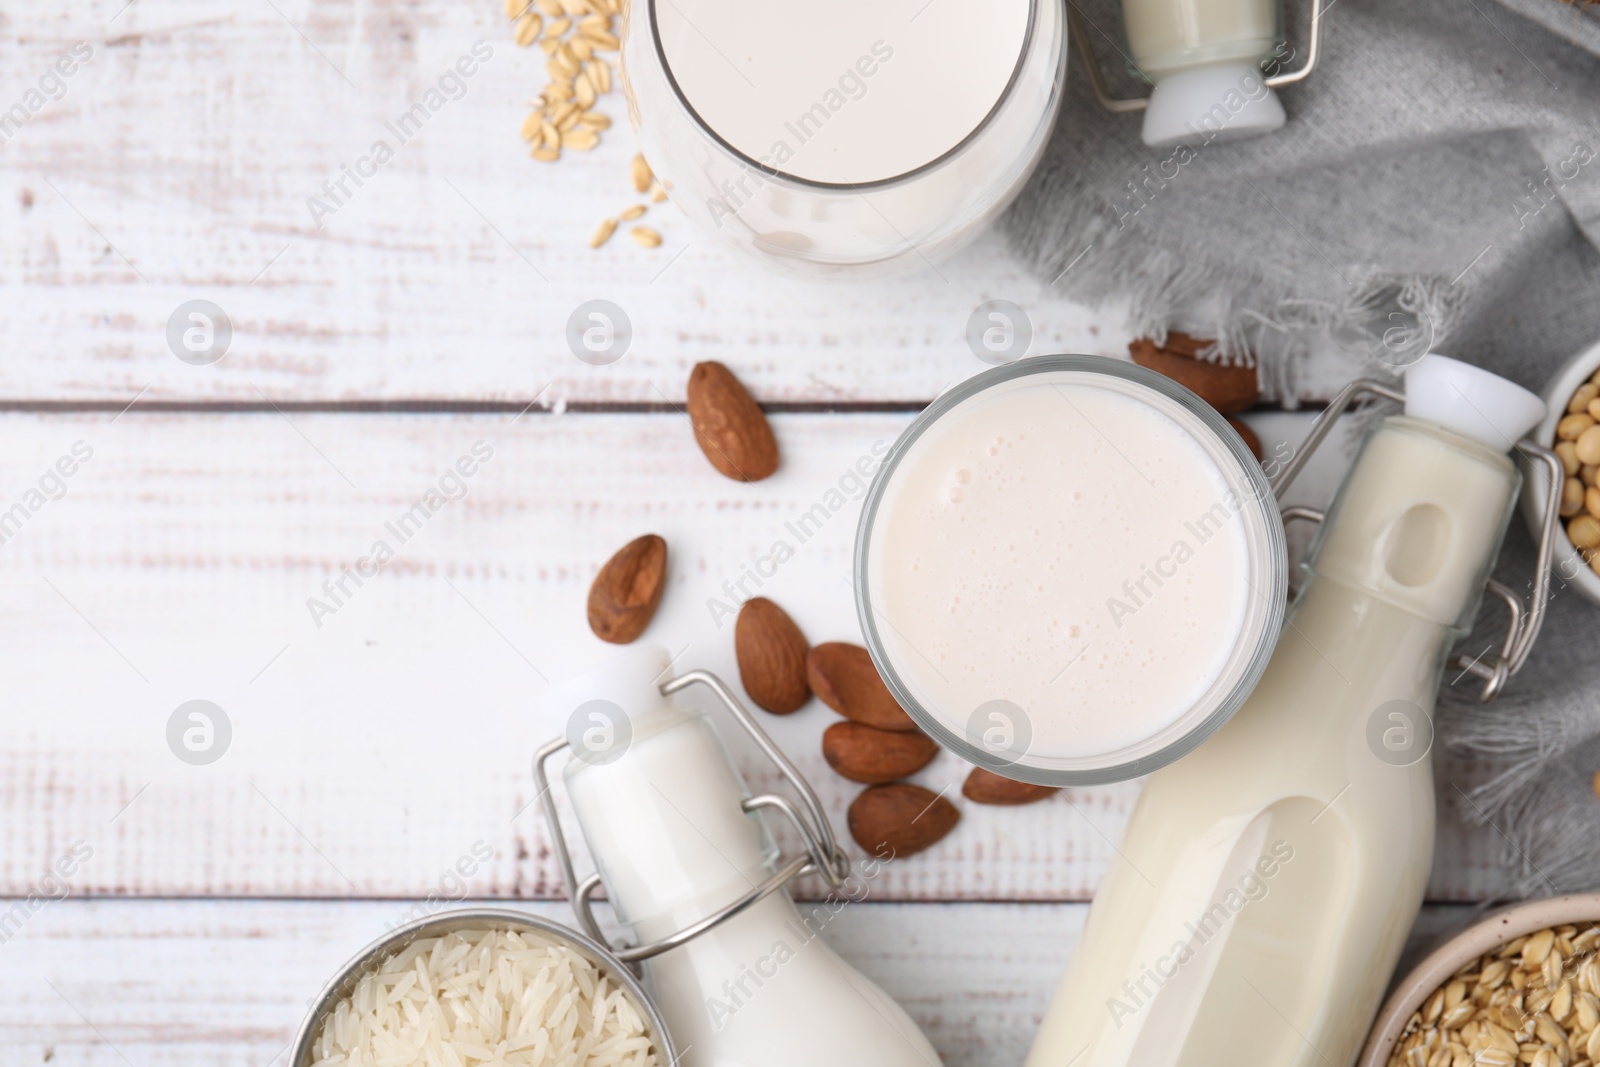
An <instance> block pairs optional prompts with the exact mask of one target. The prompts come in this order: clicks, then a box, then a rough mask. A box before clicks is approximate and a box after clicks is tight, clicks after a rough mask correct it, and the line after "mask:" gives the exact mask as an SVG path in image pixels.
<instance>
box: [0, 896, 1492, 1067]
mask: <svg viewBox="0 0 1600 1067" xmlns="http://www.w3.org/2000/svg"><path fill="white" fill-rule="evenodd" d="M526 910H528V911H531V912H535V913H537V914H541V915H546V916H549V917H552V918H555V919H557V920H559V921H570V913H568V912H567V909H566V908H565V906H563V905H554V904H544V905H531V906H526ZM1087 910H1088V909H1087V907H1086V906H1085V905H1081V904H1031V905H1007V904H878V903H871V902H866V903H861V904H856V905H853V906H850V907H846V908H844V909H843V910H842V911H840V912H839V914H838V916H837V917H836V918H835V919H834V921H833V922H832V923H831V924H830V925H829V926H828V928H827V930H826V931H825V933H824V937H825V938H826V939H827V941H828V943H829V944H831V945H832V946H833V947H834V948H835V949H837V950H838V952H839V953H840V955H842V956H843V957H844V958H845V959H846V960H848V961H850V962H851V963H852V964H854V965H855V966H856V967H858V968H859V969H860V970H861V971H862V972H863V973H865V974H866V975H867V977H869V978H870V979H872V980H873V981H875V982H877V983H878V984H879V985H881V986H882V987H883V988H884V989H885V990H886V991H887V992H888V993H889V994H890V995H891V996H893V997H894V998H896V999H897V1000H898V1001H899V1002H900V1003H901V1004H903V1005H904V1006H905V1007H906V1009H907V1010H908V1011H909V1012H910V1013H911V1015H912V1017H913V1018H914V1019H916V1021H917V1023H918V1024H919V1025H920V1026H921V1027H922V1028H923V1030H924V1031H925V1032H926V1033H927V1035H928V1038H929V1039H930V1040H931V1041H932V1042H933V1044H934V1047H935V1048H936V1049H937V1050H938V1052H939V1054H940V1056H941V1058H942V1059H943V1061H944V1064H945V1067H967V1065H972V1067H990V1065H993V1064H997V1063H1020V1062H1021V1061H1022V1059H1023V1058H1024V1056H1025V1055H1026V1053H1027V1049H1028V1046H1029V1044H1030V1043H1031V1041H1032V1039H1033V1035H1034V1033H1035V1031H1036V1030H1037V1028H1038V1025H1039V1022H1040V1020H1041V1018H1042V1017H1043V1013H1044V1009H1045V1007H1046V1006H1047V1004H1048V1003H1049V998H1050V995H1051V994H1052V992H1053V991H1054V989H1055V986H1056V983H1057V981H1058V980H1059V978H1060V975H1061V970H1062V967H1063V966H1064V964H1065V961H1066V958H1067V956H1068V954H1069V953H1070V952H1071V949H1072V944H1073V942H1074V939H1075V938H1076V936H1077V934H1078V931H1079V930H1081V928H1082V925H1083V917H1084V914H1085V913H1086V912H1087ZM396 911H397V906H396V905H395V904H393V903H392V902H391V903H374V902H364V903H353V902H345V903H334V902H326V901H322V902H285V901H183V902H177V901H98V902H79V901H70V900H69V901H66V902H63V903H58V904H51V905H49V906H48V907H46V908H45V909H44V910H43V911H41V912H40V913H39V914H38V915H37V916H35V917H34V919H33V920H32V922H31V923H29V924H28V925H27V926H26V927H25V928H24V929H23V930H22V932H21V933H20V934H19V935H17V936H16V937H14V938H13V939H12V940H11V941H10V942H9V943H7V944H6V945H5V946H4V947H3V951H4V953H5V961H6V966H5V967H4V968H0V1052H3V1055H4V1058H5V1059H6V1061H7V1062H15V1063H41V1062H48V1063H50V1064H52V1065H55V1067H128V1065H129V1064H136V1065H137V1067H180V1065H181V1067H190V1065H197V1064H206V1065H207V1067H278V1065H282V1064H284V1063H285V1061H286V1060H287V1056H286V1055H285V1052H286V1047H287V1045H288V1043H289V1041H290V1040H291V1038H292V1037H293V1035H294V1031H295V1028H296V1027H297V1026H298V1025H299V1023H300V1020H301V1018H302V1016H303V1015H304V1013H305V1012H306V1011H307V1010H308V1007H309V1003H310V1001H311V1000H312V998H314V997H315V995H316V994H317V992H318V990H319V989H320V988H321V986H322V984H323V983H324V982H326V981H327V980H328V979H329V978H330V977H332V975H333V974H334V973H335V972H336V971H337V969H338V968H339V967H340V966H341V965H342V964H343V963H344V961H345V960H346V959H347V958H348V957H350V956H351V955H353V954H354V953H355V952H356V951H357V950H359V949H360V948H361V947H362V946H363V945H365V944H366V943H367V942H368V941H370V940H372V939H373V938H375V937H378V936H380V935H381V934H382V933H383V931H384V929H385V926H386V924H388V923H390V922H392V921H393V920H394V919H395V918H396ZM1469 911H1470V909H1466V908H1459V907H1454V908H1440V907H1430V908H1428V909H1426V910H1425V911H1424V914H1423V917H1422V919H1421V921H1420V922H1419V923H1418V928H1417V929H1418V934H1419V936H1418V937H1416V938H1414V942H1417V943H1418V947H1419V948H1420V945H1421V942H1422V941H1423V940H1424V939H1425V938H1426V937H1428V936H1432V935H1435V934H1436V933H1438V932H1439V931H1442V930H1447V929H1454V928H1457V927H1459V926H1460V925H1462V924H1463V923H1464V922H1465V921H1466V919H1467V913H1468V912H1469ZM1416 954H1417V952H1416V950H1413V951H1412V952H1411V953H1409V955H1411V956H1415V955H1416Z"/></svg>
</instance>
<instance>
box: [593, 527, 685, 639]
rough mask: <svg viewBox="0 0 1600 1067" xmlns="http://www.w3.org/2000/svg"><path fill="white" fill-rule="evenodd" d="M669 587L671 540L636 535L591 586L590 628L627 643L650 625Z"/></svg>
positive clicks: (647, 535)
mask: <svg viewBox="0 0 1600 1067" xmlns="http://www.w3.org/2000/svg"><path fill="white" fill-rule="evenodd" d="M666 586H667V543H666V542H665V541H663V540H662V539H661V538H660V537H657V536H656V535H655V534H645V535H644V536H643V537H636V538H634V539H633V540H632V541H629V542H628V543H627V544H625V545H623V546H622V548H621V549H620V550H619V551H618V552H617V554H616V555H614V556H612V557H611V558H610V559H609V560H607V561H606V565H605V566H604V567H601V568H600V573H599V574H597V575H595V578H594V584H593V585H591V586H590V587H589V629H591V630H593V631H594V635H595V636H596V637H598V638H599V639H600V640H602V641H610V642H611V643H612V644H614V645H625V644H627V643H628V642H630V641H632V640H634V639H635V638H637V637H638V636H639V635H640V634H642V633H644V628H645V627H646V626H649V625H650V620H651V618H653V617H654V616H655V613H656V607H657V606H658V605H659V604H660V603H661V593H662V591H663V590H664V589H665V588H666Z"/></svg>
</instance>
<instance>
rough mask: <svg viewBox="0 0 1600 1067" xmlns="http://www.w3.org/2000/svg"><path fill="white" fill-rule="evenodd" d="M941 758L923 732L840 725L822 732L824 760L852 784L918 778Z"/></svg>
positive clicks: (846, 723)
mask: <svg viewBox="0 0 1600 1067" xmlns="http://www.w3.org/2000/svg"><path fill="white" fill-rule="evenodd" d="M938 754H939V746H938V745H936V744H934V743H933V739H932V738H930V737H928V736H927V735H926V734H924V733H921V732H920V731H915V732H913V731H901V732H895V731H893V730H875V729H873V728H872V727H870V726H862V725H861V724H860V723H858V722H836V723H834V724H833V725H832V726H830V727H828V728H827V729H826V730H824V731H822V758H823V759H825V760H827V761H828V766H830V767H832V768H833V769H834V770H835V771H837V772H838V773H839V774H840V775H842V776H844V777H845V778H848V779H850V780H851V781H852V782H863V783H865V784H867V785H877V784H879V783H881V782H895V781H899V780H900V779H901V778H906V777H909V776H910V775H913V774H916V773H917V772H918V771H920V770H922V768H924V767H926V766H927V765H928V764H929V762H931V761H932V760H933V757H935V756H937V755H938Z"/></svg>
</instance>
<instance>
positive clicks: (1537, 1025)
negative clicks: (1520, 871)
mask: <svg viewBox="0 0 1600 1067" xmlns="http://www.w3.org/2000/svg"><path fill="white" fill-rule="evenodd" d="M1595 1063H1600V894H1581V895H1572V896H1560V897H1550V898H1547V899H1544V900H1534V901H1528V902H1526V903H1522V904H1517V905H1515V906H1513V907H1510V908H1507V909H1505V910H1503V911H1499V912H1495V913H1494V914H1492V915H1490V916H1488V917H1487V918H1485V919H1483V920H1482V921H1480V922H1478V923H1476V924H1474V925H1473V926H1470V927H1468V928H1467V929H1466V930H1464V931H1462V932H1461V933H1459V934H1457V935H1456V936H1455V937H1453V938H1451V939H1450V940H1449V941H1447V942H1445V944H1444V945H1442V946H1441V947H1440V948H1439V949H1437V950H1436V951H1435V952H1434V953H1433V954H1432V955H1430V956H1429V957H1428V958H1427V959H1425V960H1423V961H1422V963H1421V964H1419V965H1418V966H1417V968H1416V969H1415V970H1413V971H1412V972H1411V973H1410V974H1408V975H1407V976H1406V977H1405V978H1404V979H1403V980H1402V981H1401V982H1400V983H1399V984H1398V985H1397V986H1396V987H1395V989H1394V991H1393V992H1392V993H1391V994H1390V995H1389V999H1388V1000H1387V1001H1386V1002H1385V1003H1384V1005H1383V1010H1382V1011H1380V1012H1379V1013H1378V1020H1377V1022H1376V1023H1375V1024H1374V1025H1373V1028H1372V1033H1371V1035H1370V1036H1369V1037H1368V1038H1367V1046H1366V1048H1365V1049H1364V1050H1363V1051H1362V1053H1361V1059H1360V1061H1359V1063H1358V1067H1469V1065H1470V1067H1512V1065H1513V1064H1525V1065H1530V1067H1577V1065H1579V1064H1595Z"/></svg>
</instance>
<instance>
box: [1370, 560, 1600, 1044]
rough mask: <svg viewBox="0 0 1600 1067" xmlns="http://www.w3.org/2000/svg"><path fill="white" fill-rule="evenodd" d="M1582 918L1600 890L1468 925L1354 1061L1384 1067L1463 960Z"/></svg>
mask: <svg viewBox="0 0 1600 1067" xmlns="http://www.w3.org/2000/svg"><path fill="white" fill-rule="evenodd" d="M1590 573H1593V572H1590ZM1582 922H1600V893H1580V894H1573V895H1570V896H1562V897H1547V898H1545V899H1543V900H1530V901H1525V902H1524V903H1521V904H1516V905H1513V906H1512V907H1509V908H1506V909H1504V910H1502V911H1497V912H1494V913H1492V914H1490V915H1489V916H1488V917H1486V918H1484V919H1483V920H1481V921H1479V922H1477V923H1474V924H1473V925H1472V926H1469V927H1467V928H1466V929H1465V930H1463V931H1462V932H1461V933H1459V934H1457V935H1455V936H1454V937H1452V938H1451V939H1450V940H1449V941H1446V942H1445V943H1444V944H1443V945H1441V946H1440V947H1439V948H1438V949H1436V950H1434V952H1433V954H1432V955H1430V956H1429V957H1428V958H1427V959H1425V960H1423V961H1422V962H1421V963H1420V964H1418V965H1417V967H1416V969H1415V970H1413V971H1412V972H1411V973H1410V974H1408V975H1406V977H1405V978H1404V980H1402V981H1401V982H1400V984H1399V985H1397V986H1396V987H1395V989H1394V992H1392V993H1390V994H1389V999H1388V1000H1387V1001H1385V1002H1384V1005H1383V1010H1381V1011H1380V1012H1378V1020H1377V1022H1375V1023H1374V1024H1373V1026H1372V1033H1371V1035H1370V1036H1368V1038H1367V1047H1366V1048H1364V1049H1362V1051H1361V1059H1360V1060H1358V1061H1357V1064H1356V1067H1386V1065H1387V1064H1388V1062H1389V1055H1390V1053H1391V1052H1392V1051H1393V1050H1394V1047H1395V1044H1396V1043H1397V1042H1398V1041H1399V1040H1400V1036H1401V1034H1402V1033H1403V1032H1404V1030H1405V1028H1406V1022H1407V1021H1408V1020H1409V1019H1410V1018H1411V1016H1412V1013H1414V1012H1416V1011H1417V1010H1419V1009H1420V1008H1421V1007H1422V1005H1423V1002H1424V1001H1426V1000H1427V999H1428V998H1429V997H1430V996H1432V995H1433V991H1434V990H1436V989H1438V988H1439V987H1440V986H1442V985H1444V984H1445V983H1446V982H1447V981H1449V979H1450V976H1451V975H1453V974H1455V973H1456V971H1458V970H1460V969H1461V968H1462V967H1463V966H1464V965H1465V964H1467V963H1469V962H1471V961H1472V960H1474V959H1477V958H1478V957H1479V956H1482V955H1484V954H1485V953H1487V952H1491V951H1493V950H1494V949H1496V948H1498V947H1500V946H1501V945H1504V944H1505V943H1506V942H1508V941H1514V940H1516V939H1517V938H1519V937H1521V936H1522V935H1523V934H1531V933H1533V932H1534V931H1536V930H1545V929H1549V928H1550V927H1552V926H1562V925H1565V924H1567V923H1582Z"/></svg>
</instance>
